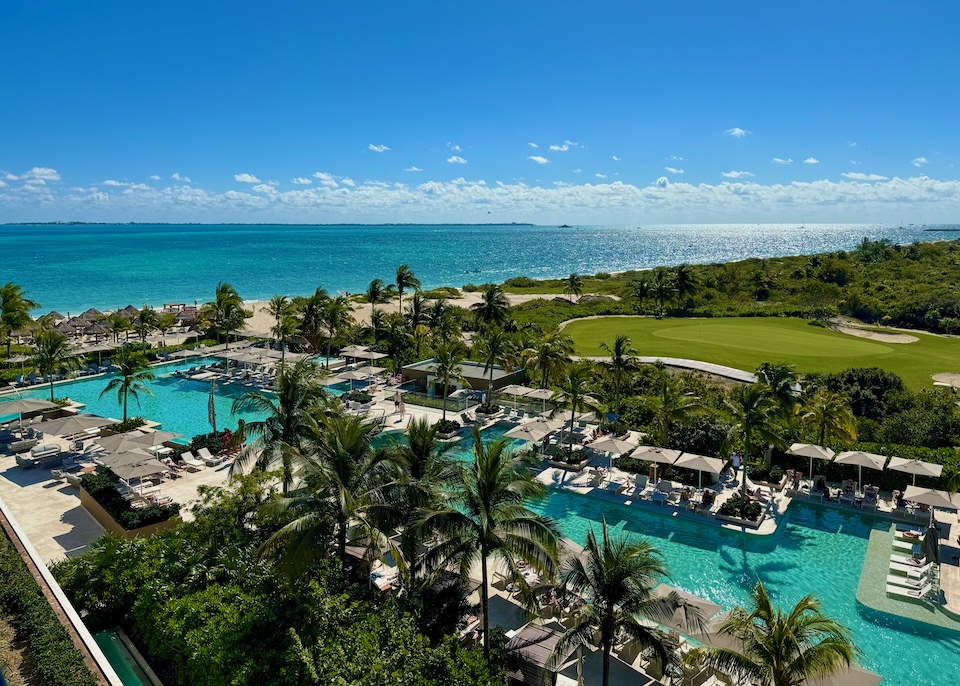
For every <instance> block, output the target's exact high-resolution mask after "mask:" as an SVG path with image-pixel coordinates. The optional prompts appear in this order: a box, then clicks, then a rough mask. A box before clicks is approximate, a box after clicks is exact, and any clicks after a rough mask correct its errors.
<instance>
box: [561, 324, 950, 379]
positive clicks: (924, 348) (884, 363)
mask: <svg viewBox="0 0 960 686" xmlns="http://www.w3.org/2000/svg"><path fill="white" fill-rule="evenodd" d="M564 332H565V333H567V334H569V335H570V337H571V338H573V341H574V344H575V345H576V350H577V354H578V355H585V356H601V355H606V354H607V353H606V351H604V350H603V349H602V348H601V347H600V346H601V344H603V343H606V344H607V345H610V346H612V345H613V341H614V339H615V338H616V337H617V336H618V335H619V334H624V335H626V336H629V337H630V339H631V341H632V342H633V347H634V348H636V350H637V353H638V354H639V355H649V356H660V357H681V358H685V359H691V360H700V361H702V362H712V363H714V364H722V365H726V366H728V367H735V368H737V369H743V370H747V371H753V370H754V369H756V368H757V367H758V366H759V365H760V364H762V363H764V362H774V363H788V364H792V365H794V367H796V369H797V371H799V372H824V373H826V372H839V371H843V370H844V369H849V368H850V367H880V368H882V369H886V370H889V371H891V372H894V373H895V374H898V375H899V376H901V377H902V378H903V380H904V381H905V382H906V383H907V385H909V386H910V387H912V388H930V387H931V385H932V383H933V381H932V379H931V378H930V377H931V375H932V374H936V373H939V372H957V371H960V339H955V338H945V337H942V336H933V335H930V334H924V333H919V332H915V333H912V334H911V335H913V336H915V337H916V338H917V339H919V340H917V341H915V342H912V343H888V342H885V341H877V340H870V339H866V338H859V337H856V336H851V335H849V334H845V333H840V332H837V331H833V330H831V329H827V328H824V327H822V326H815V325H813V324H811V323H810V322H808V321H806V320H803V319H786V318H778V317H731V318H722V319H721V318H717V319H654V318H653V317H600V318H597V319H578V320H574V321H570V322H567V324H566V326H565V327H564ZM891 333H896V332H891Z"/></svg>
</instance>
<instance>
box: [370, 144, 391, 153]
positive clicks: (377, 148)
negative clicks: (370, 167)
mask: <svg viewBox="0 0 960 686" xmlns="http://www.w3.org/2000/svg"><path fill="white" fill-rule="evenodd" d="M389 149H390V148H388V147H387V146H385V145H374V144H373V143H371V144H370V145H368V146H367V150H373V151H374V152H386V151H387V150H389Z"/></svg>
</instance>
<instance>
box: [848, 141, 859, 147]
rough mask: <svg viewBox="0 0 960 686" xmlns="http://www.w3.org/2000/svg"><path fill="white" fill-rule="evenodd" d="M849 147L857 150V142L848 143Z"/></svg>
mask: <svg viewBox="0 0 960 686" xmlns="http://www.w3.org/2000/svg"><path fill="white" fill-rule="evenodd" d="M847 145H849V146H850V147H851V148H855V147H857V142H856V141H847Z"/></svg>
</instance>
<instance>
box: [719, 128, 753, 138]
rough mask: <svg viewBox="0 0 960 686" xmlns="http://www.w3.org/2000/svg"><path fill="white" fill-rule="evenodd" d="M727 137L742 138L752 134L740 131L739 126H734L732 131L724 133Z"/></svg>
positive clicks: (743, 130)
mask: <svg viewBox="0 0 960 686" xmlns="http://www.w3.org/2000/svg"><path fill="white" fill-rule="evenodd" d="M724 133H725V134H727V135H728V136H733V137H734V138H743V137H745V136H749V135H750V134H751V133H752V132H751V131H747V130H746V129H741V128H740V127H739V126H735V127H733V128H732V129H727V130H726V131H724Z"/></svg>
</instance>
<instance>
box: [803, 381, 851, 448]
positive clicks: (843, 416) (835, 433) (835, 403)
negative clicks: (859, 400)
mask: <svg viewBox="0 0 960 686" xmlns="http://www.w3.org/2000/svg"><path fill="white" fill-rule="evenodd" d="M796 411H797V414H799V415H800V425H801V426H802V427H803V428H805V429H807V430H809V431H814V432H816V435H817V444H818V445H826V443H825V441H827V440H830V441H839V442H840V443H842V444H843V445H849V444H851V443H853V442H854V441H855V440H857V421H856V419H855V418H854V416H853V410H851V409H850V402H849V401H848V400H847V397H846V396H844V395H841V394H840V393H832V392H831V391H828V390H826V389H824V388H821V389H820V390H818V391H817V392H816V393H814V394H813V397H812V398H810V400H809V401H807V402H806V403H804V404H803V405H798V406H797V410H796Z"/></svg>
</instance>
